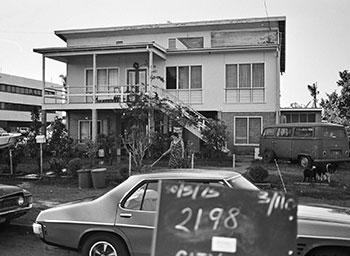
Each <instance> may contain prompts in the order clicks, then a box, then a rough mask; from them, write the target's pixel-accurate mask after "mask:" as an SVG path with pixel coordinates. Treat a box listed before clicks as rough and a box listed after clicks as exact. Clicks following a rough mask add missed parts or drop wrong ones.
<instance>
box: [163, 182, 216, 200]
mask: <svg viewBox="0 0 350 256" xmlns="http://www.w3.org/2000/svg"><path fill="white" fill-rule="evenodd" d="M166 190H167V193H170V194H174V195H176V198H182V197H187V198H191V199H193V200H196V199H197V198H198V197H200V198H203V199H210V198H216V197H219V196H220V192H219V191H218V190H216V189H215V188H213V187H205V188H203V187H201V186H200V185H185V184H183V183H181V184H178V185H172V186H169V187H167V189H166Z"/></svg>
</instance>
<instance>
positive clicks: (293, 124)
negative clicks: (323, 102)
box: [265, 122, 344, 128]
mask: <svg viewBox="0 0 350 256" xmlns="http://www.w3.org/2000/svg"><path fill="white" fill-rule="evenodd" d="M305 126H309V127H320V126H324V127H344V126H343V125H340V124H333V123H322V122H318V123H284V124H273V125H268V126H266V127H265V128H278V127H305Z"/></svg>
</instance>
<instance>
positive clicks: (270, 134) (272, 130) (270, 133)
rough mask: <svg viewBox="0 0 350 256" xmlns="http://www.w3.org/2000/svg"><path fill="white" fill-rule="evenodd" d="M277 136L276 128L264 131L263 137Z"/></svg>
mask: <svg viewBox="0 0 350 256" xmlns="http://www.w3.org/2000/svg"><path fill="white" fill-rule="evenodd" d="M274 135H275V129H274V128H266V129H265V130H264V133H263V136H265V137H272V136H274Z"/></svg>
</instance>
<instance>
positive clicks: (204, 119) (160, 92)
mask: <svg viewBox="0 0 350 256" xmlns="http://www.w3.org/2000/svg"><path fill="white" fill-rule="evenodd" d="M152 87H153V88H154V89H156V91H155V92H156V93H157V94H158V96H160V97H161V98H166V99H168V100H170V102H174V103H175V104H177V105H180V107H183V106H184V107H186V109H188V110H189V111H190V112H192V113H193V114H194V115H195V116H196V117H197V118H198V119H199V120H201V121H202V122H200V123H198V125H199V126H200V128H201V129H204V128H207V127H208V125H207V123H208V119H207V117H205V116H203V115H202V114H201V113H199V112H198V111H197V110H195V109H194V108H192V107H191V106H190V105H189V104H187V103H185V102H183V101H181V100H180V99H179V98H178V97H176V96H174V95H172V94H170V93H168V92H167V91H166V89H164V88H161V87H159V86H156V85H152ZM175 107H176V105H175Z"/></svg>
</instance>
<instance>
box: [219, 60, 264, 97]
mask: <svg viewBox="0 0 350 256" xmlns="http://www.w3.org/2000/svg"><path fill="white" fill-rule="evenodd" d="M248 64H249V65H250V79H249V80H250V86H249V87H242V86H241V85H240V66H241V65H248ZM256 64H263V68H264V72H263V75H264V79H263V85H264V86H263V87H253V65H256ZM233 65H236V85H237V87H228V86H227V85H228V84H229V81H228V76H227V72H228V66H233ZM224 79H225V81H224V90H225V103H227V104H252V103H253V104H263V103H266V63H265V62H264V61H262V62H261V61H257V62H240V63H225V78H224ZM240 90H249V91H250V92H251V93H250V101H249V102H241V100H240V99H238V101H237V102H228V100H227V95H226V94H227V91H239V92H240ZM254 90H264V92H263V97H264V98H263V100H262V101H261V102H260V101H259V102H255V101H253V93H252V92H253V91H254Z"/></svg>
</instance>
